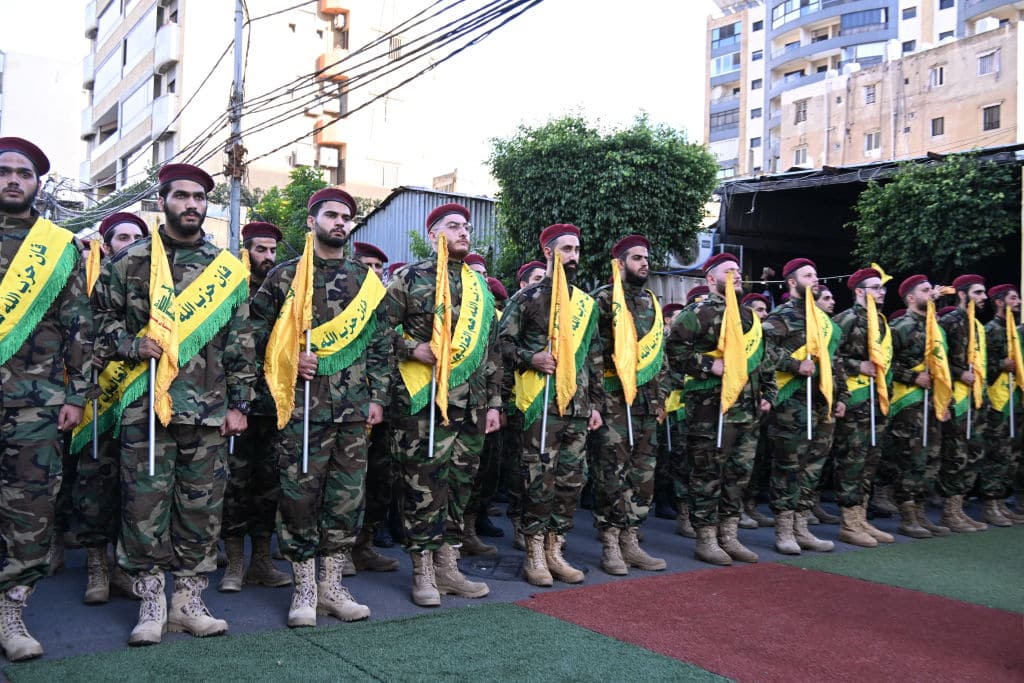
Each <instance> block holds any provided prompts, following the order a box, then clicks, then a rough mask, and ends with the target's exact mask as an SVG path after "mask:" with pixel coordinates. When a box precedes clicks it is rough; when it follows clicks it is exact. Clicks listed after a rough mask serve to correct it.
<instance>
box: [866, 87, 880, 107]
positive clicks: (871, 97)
mask: <svg viewBox="0 0 1024 683" xmlns="http://www.w3.org/2000/svg"><path fill="white" fill-rule="evenodd" d="M877 96H878V86H877V85H865V86H864V104H874V103H875V98H876V97H877Z"/></svg>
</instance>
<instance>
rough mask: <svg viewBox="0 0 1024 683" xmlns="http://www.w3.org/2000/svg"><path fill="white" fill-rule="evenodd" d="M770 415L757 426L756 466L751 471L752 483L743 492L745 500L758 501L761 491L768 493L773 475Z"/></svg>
mask: <svg viewBox="0 0 1024 683" xmlns="http://www.w3.org/2000/svg"><path fill="white" fill-rule="evenodd" d="M768 418H769V416H768V415H761V417H760V418H759V419H758V422H757V426H756V427H755V428H754V429H755V430H756V431H757V449H756V450H755V451H754V466H753V467H752V468H751V470H750V481H749V482H747V488H746V490H745V491H744V492H743V500H744V502H746V501H750V500H752V501H756V500H757V496H758V494H759V493H760V492H761V491H767V490H768V487H769V484H770V481H771V474H772V452H771V441H770V440H769V439H768Z"/></svg>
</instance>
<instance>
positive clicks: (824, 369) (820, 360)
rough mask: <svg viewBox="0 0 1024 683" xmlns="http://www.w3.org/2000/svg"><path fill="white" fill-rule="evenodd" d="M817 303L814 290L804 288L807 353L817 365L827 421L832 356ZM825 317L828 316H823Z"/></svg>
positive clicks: (830, 400)
mask: <svg viewBox="0 0 1024 683" xmlns="http://www.w3.org/2000/svg"><path fill="white" fill-rule="evenodd" d="M819 315H825V314H824V313H823V312H820V309H819V308H818V305H817V304H815V303H814V292H813V291H812V290H811V288H810V287H808V288H807V289H805V290H804V317H805V318H806V320H807V322H806V328H807V329H806V332H807V355H808V356H810V357H811V359H812V360H814V362H815V363H816V364H817V366H818V388H819V389H820V390H821V394H822V396H824V397H825V402H826V403H827V404H828V421H829V422H831V421H832V397H833V393H834V392H833V385H832V357H831V355H830V354H829V348H828V340H827V339H826V336H825V328H824V325H822V321H821V319H820V318H819V317H818V316H819ZM825 317H826V319H827V317H828V316H825Z"/></svg>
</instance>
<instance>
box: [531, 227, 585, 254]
mask: <svg viewBox="0 0 1024 683" xmlns="http://www.w3.org/2000/svg"><path fill="white" fill-rule="evenodd" d="M562 235H576V238H577V239H579V236H580V229H579V228H577V227H576V226H575V225H573V224H572V223H555V224H554V225H549V226H548V227H546V228H544V229H543V230H541V232H540V246H541V248H542V249H543V248H544V247H546V246H548V245H549V244H550V243H551V241H552V240H557V239H558V238H559V237H561V236H562Z"/></svg>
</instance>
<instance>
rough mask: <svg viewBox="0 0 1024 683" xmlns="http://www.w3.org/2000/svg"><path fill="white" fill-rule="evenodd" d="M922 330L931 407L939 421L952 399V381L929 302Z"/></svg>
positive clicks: (932, 309)
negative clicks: (929, 384) (930, 390)
mask: <svg viewBox="0 0 1024 683" xmlns="http://www.w3.org/2000/svg"><path fill="white" fill-rule="evenodd" d="M924 329H925V341H924V365H925V368H926V369H927V370H928V374H929V375H931V378H932V406H933V407H934V409H935V416H936V417H938V418H939V419H940V420H941V419H942V416H943V415H945V414H946V411H947V410H949V402H950V401H951V400H952V399H953V380H952V378H951V377H950V374H949V358H948V357H947V356H946V346H945V345H944V344H943V343H942V330H941V328H939V321H938V320H936V319H935V302H934V301H931V300H929V301H928V312H927V314H926V315H925V323H924Z"/></svg>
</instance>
